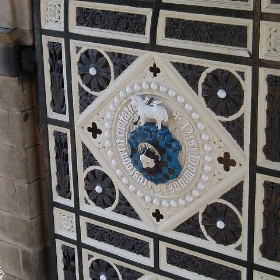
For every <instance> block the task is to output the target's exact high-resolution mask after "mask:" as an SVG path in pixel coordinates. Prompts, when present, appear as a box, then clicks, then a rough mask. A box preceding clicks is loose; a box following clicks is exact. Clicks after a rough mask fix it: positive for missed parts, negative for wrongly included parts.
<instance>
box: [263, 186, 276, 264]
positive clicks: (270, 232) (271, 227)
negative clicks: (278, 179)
mask: <svg viewBox="0 0 280 280" xmlns="http://www.w3.org/2000/svg"><path fill="white" fill-rule="evenodd" d="M263 186H264V194H265V196H264V200H263V205H264V211H263V229H262V237H263V240H262V245H261V247H260V251H261V253H262V256H263V257H264V258H266V259H269V260H271V261H277V262H280V184H277V183H274V182H269V181H264V184H263Z"/></svg>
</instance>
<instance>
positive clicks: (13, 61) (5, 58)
mask: <svg viewBox="0 0 280 280" xmlns="http://www.w3.org/2000/svg"><path fill="white" fill-rule="evenodd" d="M17 54H18V52H17V50H16V46H15V45H14V44H11V43H0V75H6V76H16V75H17V73H18V70H19V65H18V62H17V61H18V57H17Z"/></svg>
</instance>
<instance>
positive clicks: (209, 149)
mask: <svg viewBox="0 0 280 280" xmlns="http://www.w3.org/2000/svg"><path fill="white" fill-rule="evenodd" d="M203 149H204V151H206V152H211V151H212V147H211V145H210V144H209V143H206V144H204V146H203Z"/></svg>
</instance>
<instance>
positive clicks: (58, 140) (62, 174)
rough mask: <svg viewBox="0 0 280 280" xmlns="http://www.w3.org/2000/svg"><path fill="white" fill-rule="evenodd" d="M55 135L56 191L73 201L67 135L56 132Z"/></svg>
mask: <svg viewBox="0 0 280 280" xmlns="http://www.w3.org/2000/svg"><path fill="white" fill-rule="evenodd" d="M53 135H54V139H55V147H54V151H55V154H56V155H55V161H56V178H57V185H56V191H57V193H58V195H59V196H61V197H63V198H66V199H71V190H70V175H69V162H68V143H67V133H63V132H60V131H54V133H53Z"/></svg>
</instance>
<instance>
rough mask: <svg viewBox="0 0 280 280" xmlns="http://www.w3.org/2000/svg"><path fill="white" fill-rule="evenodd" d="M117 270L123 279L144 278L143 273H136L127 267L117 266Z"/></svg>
mask: <svg viewBox="0 0 280 280" xmlns="http://www.w3.org/2000/svg"><path fill="white" fill-rule="evenodd" d="M117 268H118V270H119V272H120V273H121V275H122V279H127V280H128V279H129V280H137V279H139V278H140V277H142V276H144V274H143V273H141V272H138V271H135V270H133V269H130V268H127V267H123V266H120V265H117Z"/></svg>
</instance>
